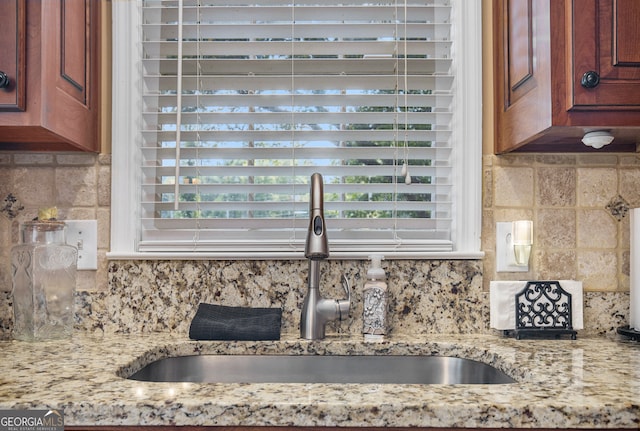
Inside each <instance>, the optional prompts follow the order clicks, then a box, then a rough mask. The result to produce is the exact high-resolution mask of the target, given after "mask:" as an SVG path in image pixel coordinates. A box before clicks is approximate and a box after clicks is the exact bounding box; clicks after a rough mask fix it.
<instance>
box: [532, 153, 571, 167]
mask: <svg viewBox="0 0 640 431" xmlns="http://www.w3.org/2000/svg"><path fill="white" fill-rule="evenodd" d="M536 162H537V163H540V164H544V165H575V164H576V156H575V155H573V154H537V155H536Z"/></svg>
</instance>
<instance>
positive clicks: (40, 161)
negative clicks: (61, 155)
mask: <svg viewBox="0 0 640 431" xmlns="http://www.w3.org/2000/svg"><path fill="white" fill-rule="evenodd" d="M54 160H55V159H54V156H53V154H49V153H16V154H14V155H13V163H14V164H15V165H16V166H19V165H51V166H53V162H54Z"/></svg>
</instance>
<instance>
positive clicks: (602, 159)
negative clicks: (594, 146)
mask: <svg viewBox="0 0 640 431" xmlns="http://www.w3.org/2000/svg"><path fill="white" fill-rule="evenodd" d="M577 159H578V164H579V165H584V166H607V165H610V166H612V167H613V166H615V165H617V164H618V156H617V155H615V154H610V153H609V154H608V153H595V154H578V156H577Z"/></svg>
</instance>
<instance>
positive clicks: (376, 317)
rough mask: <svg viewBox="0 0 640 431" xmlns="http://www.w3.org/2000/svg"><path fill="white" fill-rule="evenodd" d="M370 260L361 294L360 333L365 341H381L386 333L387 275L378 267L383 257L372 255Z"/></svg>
mask: <svg viewBox="0 0 640 431" xmlns="http://www.w3.org/2000/svg"><path fill="white" fill-rule="evenodd" d="M370 259H371V266H370V267H369V270H368V271H367V281H366V282H365V284H364V292H363V297H364V308H363V315H362V320H363V328H362V332H363V334H364V338H365V340H382V339H383V337H384V334H386V333H387V283H386V281H385V280H386V278H387V275H386V274H385V272H384V270H383V269H382V267H381V265H380V264H381V261H382V259H384V257H383V256H379V255H374V256H371V257H370Z"/></svg>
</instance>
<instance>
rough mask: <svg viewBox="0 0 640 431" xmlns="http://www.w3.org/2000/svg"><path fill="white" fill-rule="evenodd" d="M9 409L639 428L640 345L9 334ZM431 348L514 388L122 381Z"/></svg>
mask: <svg viewBox="0 0 640 431" xmlns="http://www.w3.org/2000/svg"><path fill="white" fill-rule="evenodd" d="M0 350H1V351H2V360H1V361H0V409H27V408H29V409H45V408H57V409H63V410H64V414H65V424H66V425H257V426H263V425H271V426H276V425H282V426H288V425H290V426H343V427H344V426H352V427H360V426H374V427H382V426H397V427H415V426H424V427H483V428H485V427H486V428H495V427H525V428H556V427H569V428H615V427H617V428H632V429H637V428H638V427H639V426H640V343H637V342H630V341H621V340H618V339H607V338H604V337H602V338H581V337H579V338H578V340H576V341H571V340H550V341H549V340H546V341H545V340H515V339H511V338H503V337H501V336H499V335H492V334H486V335H478V334H473V335H467V336H462V335H424V336H419V337H415V338H403V337H394V338H393V339H390V340H388V341H385V342H383V343H365V342H363V341H362V339H361V338H360V337H357V338H343V337H339V336H336V337H328V338H327V339H325V340H321V341H313V342H310V341H305V340H300V339H297V338H296V337H294V336H285V337H284V338H283V339H282V340H280V341H276V342H196V341H191V340H188V339H187V338H186V336H184V335H182V334H169V333H154V334H139V335H121V334H120V335H118V334H116V335H104V336H96V335H85V334H76V335H74V338H73V339H71V340H65V341H50V342H41V343H26V342H18V341H3V342H0ZM206 353H222V354H240V353H251V354H277V353H293V354H355V353H361V354H411V355H414V354H430V355H431V354H433V355H445V356H459V357H464V358H469V359H475V360H480V361H482V362H485V363H489V364H491V365H494V366H495V367H497V368H499V369H501V370H502V371H504V372H506V373H507V374H509V375H510V376H512V377H513V378H515V379H516V380H517V382H518V383H515V384H505V385H394V384H342V385H339V384H273V383H271V384H266V383H261V384H221V383H209V384H196V383H149V382H140V381H132V380H127V379H124V378H122V377H121V376H123V375H129V374H131V373H133V372H134V371H137V370H138V369H140V368H141V367H142V366H144V365H146V364H147V363H149V362H151V361H153V360H155V359H159V358H163V357H168V356H178V355H187V354H206Z"/></svg>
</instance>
